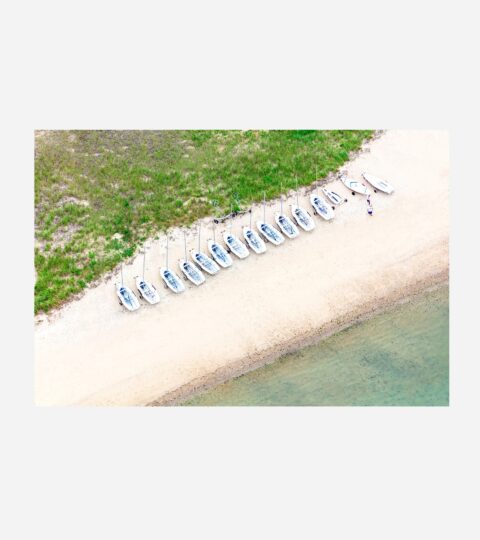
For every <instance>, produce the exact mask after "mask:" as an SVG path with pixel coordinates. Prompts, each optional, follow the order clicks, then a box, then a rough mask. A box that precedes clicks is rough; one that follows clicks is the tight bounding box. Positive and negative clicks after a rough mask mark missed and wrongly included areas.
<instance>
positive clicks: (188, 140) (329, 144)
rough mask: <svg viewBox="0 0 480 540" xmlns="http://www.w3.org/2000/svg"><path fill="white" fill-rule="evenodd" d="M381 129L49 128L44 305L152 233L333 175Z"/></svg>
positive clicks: (40, 255) (38, 243)
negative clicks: (210, 129) (195, 129)
mask: <svg viewBox="0 0 480 540" xmlns="http://www.w3.org/2000/svg"><path fill="white" fill-rule="evenodd" d="M372 134H373V132H372V131H367V130H364V131H305V130H299V131H246V132H245V131H47V132H37V133H36V136H35V269H36V272H37V281H36V284H35V313H40V312H48V311H49V310H51V309H52V308H55V307H58V306H60V305H61V304H62V303H64V302H65V301H67V300H68V299H69V298H71V297H72V296H73V295H74V294H76V293H78V292H80V291H81V290H82V289H84V288H85V287H86V286H87V284H88V283H90V282H92V281H94V280H96V279H97V278H99V277H100V276H102V275H103V274H105V273H106V272H108V271H111V270H112V269H114V268H115V266H116V265H118V263H119V262H120V261H122V260H124V259H128V258H129V257H131V256H132V255H133V254H134V252H135V250H136V249H137V247H138V246H139V245H140V244H141V243H142V242H144V241H145V239H146V238H147V237H149V236H151V235H154V234H156V233H158V232H160V231H164V230H166V229H167V228H168V227H172V226H179V225H190V224H191V223H192V222H194V221H195V220H196V219H198V218H200V217H203V216H206V215H212V214H215V215H222V214H225V213H228V212H229V211H230V206H231V205H232V204H233V205H234V206H235V208H236V209H239V208H245V207H247V206H248V205H249V204H250V203H252V202H255V201H260V200H261V199H262V197H263V193H264V192H266V196H267V198H273V197H276V196H278V195H279V193H280V190H281V185H282V186H283V191H287V190H288V189H290V188H293V187H294V186H295V177H296V176H297V177H298V183H299V185H306V184H309V183H311V182H312V181H313V180H314V179H315V178H316V171H317V172H318V177H319V178H321V177H325V176H326V175H328V173H330V172H332V171H335V170H336V169H338V168H339V167H341V165H342V164H343V163H344V162H345V161H347V160H348V157H349V153H350V152H351V151H355V150H357V149H359V148H360V146H361V144H362V142H363V141H364V140H366V139H368V138H369V137H371V136H372Z"/></svg>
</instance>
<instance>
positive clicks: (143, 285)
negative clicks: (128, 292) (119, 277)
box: [135, 247, 160, 304]
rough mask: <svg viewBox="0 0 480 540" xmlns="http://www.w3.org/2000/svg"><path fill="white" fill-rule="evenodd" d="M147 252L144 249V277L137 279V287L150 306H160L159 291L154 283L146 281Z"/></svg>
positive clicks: (137, 277)
mask: <svg viewBox="0 0 480 540" xmlns="http://www.w3.org/2000/svg"><path fill="white" fill-rule="evenodd" d="M146 256H147V255H146V250H145V247H144V248H143V270H142V276H141V277H140V276H136V277H135V285H136V286H137V291H138V292H139V294H140V296H141V297H142V298H143V299H144V300H146V301H147V302H148V303H149V304H158V302H160V295H159V294H158V291H157V289H156V288H155V286H154V285H152V283H150V282H149V281H146V280H145V259H146Z"/></svg>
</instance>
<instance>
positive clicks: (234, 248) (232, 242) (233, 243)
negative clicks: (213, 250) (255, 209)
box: [223, 231, 250, 259]
mask: <svg viewBox="0 0 480 540" xmlns="http://www.w3.org/2000/svg"><path fill="white" fill-rule="evenodd" d="M223 240H224V242H225V244H226V245H227V246H228V248H229V249H230V251H231V252H232V253H234V254H235V255H236V256H237V257H238V258H239V259H246V258H247V257H248V256H249V255H250V254H249V252H248V249H247V246H246V245H245V244H244V243H243V242H242V241H241V240H240V239H239V238H237V237H236V236H234V235H233V234H231V233H229V232H227V231H225V232H224V233H223Z"/></svg>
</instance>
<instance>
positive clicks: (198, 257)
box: [190, 251, 220, 276]
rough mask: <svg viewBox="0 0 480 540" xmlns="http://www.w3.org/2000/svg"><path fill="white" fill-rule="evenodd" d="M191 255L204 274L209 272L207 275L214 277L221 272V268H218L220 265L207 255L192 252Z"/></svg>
mask: <svg viewBox="0 0 480 540" xmlns="http://www.w3.org/2000/svg"><path fill="white" fill-rule="evenodd" d="M190 255H191V257H192V259H193V262H194V263H196V264H198V266H200V268H201V269H202V270H203V271H204V272H207V274H210V275H211V276H214V275H215V274H217V273H218V272H219V271H220V266H218V264H217V263H216V262H215V261H214V260H213V259H211V258H210V257H209V256H208V255H205V253H202V252H201V251H191V252H190Z"/></svg>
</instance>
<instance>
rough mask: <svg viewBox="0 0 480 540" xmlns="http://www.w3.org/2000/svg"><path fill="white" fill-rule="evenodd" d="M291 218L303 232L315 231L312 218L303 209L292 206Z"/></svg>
mask: <svg viewBox="0 0 480 540" xmlns="http://www.w3.org/2000/svg"><path fill="white" fill-rule="evenodd" d="M292 216H293V219H294V220H295V222H296V223H297V225H298V226H299V227H301V228H302V229H303V230H304V231H312V230H313V229H315V221H313V219H312V216H311V215H310V214H309V213H308V212H307V211H306V210H305V208H302V207H301V206H297V205H296V204H292Z"/></svg>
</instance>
